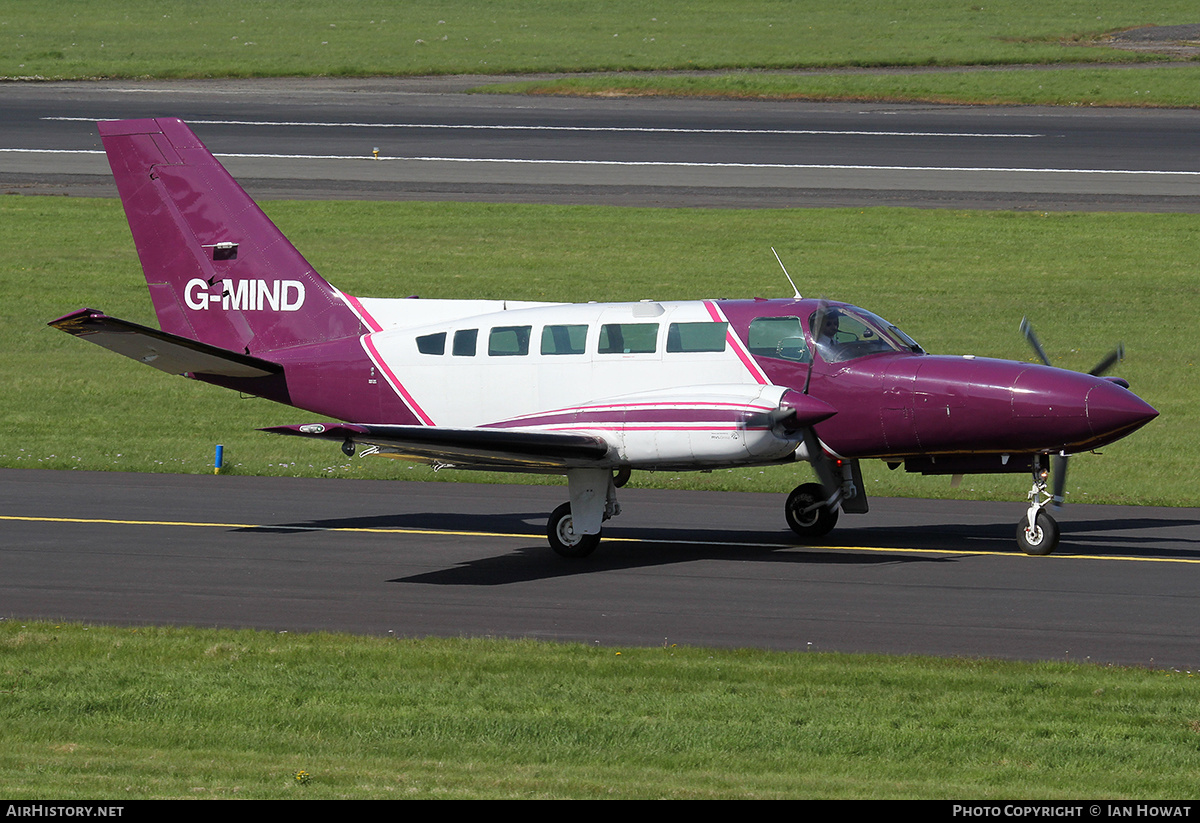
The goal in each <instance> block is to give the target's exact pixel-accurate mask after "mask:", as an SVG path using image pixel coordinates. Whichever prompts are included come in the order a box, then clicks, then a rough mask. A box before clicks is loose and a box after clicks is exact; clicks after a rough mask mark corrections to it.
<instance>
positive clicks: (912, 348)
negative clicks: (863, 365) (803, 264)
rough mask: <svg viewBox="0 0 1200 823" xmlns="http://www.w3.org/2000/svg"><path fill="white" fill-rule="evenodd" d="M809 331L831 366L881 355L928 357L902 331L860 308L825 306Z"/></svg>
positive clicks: (812, 317)
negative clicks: (920, 355) (869, 355)
mask: <svg viewBox="0 0 1200 823" xmlns="http://www.w3.org/2000/svg"><path fill="white" fill-rule="evenodd" d="M808 327H809V330H810V331H811V332H812V337H813V345H814V347H815V348H816V350H817V353H818V354H820V355H821V359H823V360H824V361H825V362H827V363H842V362H845V361H847V360H854V359H856V358H859V357H865V356H866V355H868V354H879V353H881V352H912V353H917V354H924V351H923V350H922V349H921V347H920V346H918V345H917V344H916V342H915V341H914V340H913V339H912V338H911V337H909V336H908V335H907V334H905V333H904V332H902V331H901V330H900V329H899V328H897V327H896V326H894V325H892V324H891V323H889V322H888V321H886V320H884V319H883V318H882V317H879V316H877V315H874V314H872V313H871V312H869V311H866V310H864V309H860V308H858V307H857V306H822V307H821V308H819V309H817V310H816V311H815V312H813V313H812V314H811V315H810V316H809V318H808Z"/></svg>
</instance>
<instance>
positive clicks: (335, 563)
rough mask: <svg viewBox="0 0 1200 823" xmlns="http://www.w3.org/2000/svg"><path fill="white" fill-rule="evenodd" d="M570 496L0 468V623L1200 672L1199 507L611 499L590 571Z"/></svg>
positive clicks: (659, 495)
mask: <svg viewBox="0 0 1200 823" xmlns="http://www.w3.org/2000/svg"><path fill="white" fill-rule="evenodd" d="M565 494H566V490H565V488H558V487H537V486H507V485H495V486H491V485H471V484H460V483H407V482H399V481H397V482H386V481H354V480H333V479H330V480H314V479H278V478H249V477H225V476H222V477H214V476H208V475H138V474H122V473H90V472H50V471H38V470H4V471H0V516H2V518H0V534H2V535H3V538H2V539H0V604H2V605H0V615H4V616H8V617H10V619H11V616H17V617H20V618H26V619H32V618H47V619H52V620H59V619H64V620H83V621H93V622H103V623H117V624H147V623H154V624H178V625H194V626H242V627H257V628H262V629H273V630H279V631H312V630H335V631H348V632H354V633H362V634H375V635H395V636H426V635H459V634H462V635H473V636H478V635H495V636H507V637H534V638H542V639H550V640H563V641H580V642H587V643H601V644H605V645H611V644H617V645H659V644H671V643H678V644H693V645H711V646H722V647H746V646H752V647H762V648H773V649H793V650H797V649H798V650H815V651H845V652H881V653H900V654H932V655H943V656H953V655H962V656H968V657H1001V658H1013V659H1054V660H1090V661H1092V662H1097V663H1119V664H1135V665H1146V666H1166V667H1177V668H1186V669H1194V668H1195V667H1196V666H1197V665H1200V639H1198V635H1200V608H1198V607H1200V603H1198V600H1200V586H1198V585H1197V584H1198V583H1200V510H1197V509H1155V508H1140V507H1139V508H1133V507H1116V506H1075V507H1068V508H1067V510H1066V511H1065V512H1064V514H1063V517H1062V519H1061V522H1062V525H1063V541H1062V544H1061V547H1060V550H1059V552H1060V553H1059V554H1056V555H1053V556H1050V557H1044V558H1034V557H1026V556H1024V555H1021V554H1019V553H1017V552H1016V549H1015V545H1014V541H1013V533H1014V531H1015V525H1014V524H1015V522H1016V520H1017V518H1018V517H1019V516H1020V514H1021V509H1022V506H1021V505H1019V504H1015V503H1003V504H998V503H964V502H953V501H928V500H899V499H877V500H874V501H872V511H871V512H870V513H869V514H867V515H862V516H857V517H849V516H847V517H844V518H843V521H842V524H841V525H839V528H838V529H837V530H836V531H835V532H834V534H833V535H831V537H830V541H829V543H828V544H827V545H822V546H813V545H802V544H799V543H798V542H797V541H796V539H795V538H794V536H793V535H792V534H791V532H789V531H787V529H786V527H785V526H784V523H783V516H782V505H783V500H784V495H782V494H779V495H764V494H730V493H711V492H674V491H657V490H635V489H625V490H623V491H622V494H621V501H622V505H623V507H624V512H623V513H622V514H621V515H620V516H619V517H618V518H616V519H615V520H613V521H611V522H610V523H609V524H608V525H607V527H606V530H605V540H604V541H603V542H602V543H601V545H600V548H599V549H598V550H597V552H596V554H595V555H593V556H592V557H591V558H589V559H588V560H585V561H566V560H563V559H561V558H559V557H558V556H557V555H554V554H553V553H552V552H551V551H550V549H549V548H548V546H547V545H546V542H545V538H544V537H543V529H544V524H545V518H546V513H547V512H548V511H550V509H552V508H553V507H554V506H556V505H558V503H560V502H562V500H564V499H565Z"/></svg>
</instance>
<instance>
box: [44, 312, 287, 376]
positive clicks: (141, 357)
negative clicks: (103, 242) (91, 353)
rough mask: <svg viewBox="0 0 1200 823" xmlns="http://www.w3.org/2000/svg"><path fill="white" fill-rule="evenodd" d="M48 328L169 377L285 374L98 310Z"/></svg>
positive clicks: (257, 361)
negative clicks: (127, 358)
mask: <svg viewBox="0 0 1200 823" xmlns="http://www.w3.org/2000/svg"><path fill="white" fill-rule="evenodd" d="M47 325H50V326H53V327H54V328H56V329H60V330H61V331H65V332H66V333H67V334H73V335H75V336H76V337H82V338H84V339H85V340H90V341H91V342H93V343H95V344H96V345H98V346H103V347H104V348H106V349H108V350H109V351H115V352H116V353H117V354H123V355H125V356H126V357H129V358H132V359H133V360H136V361H138V362H139V363H145V364H146V365H147V366H153V367H154V368H156V369H158V370H159V371H165V372H166V373H167V374H188V373H192V374H213V375H221V376H223V377H268V376H270V375H272V374H278V373H279V372H282V371H283V366H280V365H279V364H278V363H272V362H271V361H269V360H263V359H262V358H259V357H252V356H251V355H248V354H241V353H240V352H235V351H228V350H226V349H222V348H219V347H218V346H210V345H208V344H207V343H201V342H199V341H197V340H189V339H188V338H186V337H179V336H178V335H175V334H168V333H167V332H164V331H159V330H158V329H152V328H150V327H149V326H141V325H138V324H137V323H131V322H129V321H128V320H118V319H117V318H115V317H108V316H107V315H105V314H103V313H102V312H98V311H96V310H95V309H80V310H79V311H77V312H73V313H71V314H68V315H66V316H65V317H60V318H58V319H57V320H52V321H51V322H50V323H48V324H47Z"/></svg>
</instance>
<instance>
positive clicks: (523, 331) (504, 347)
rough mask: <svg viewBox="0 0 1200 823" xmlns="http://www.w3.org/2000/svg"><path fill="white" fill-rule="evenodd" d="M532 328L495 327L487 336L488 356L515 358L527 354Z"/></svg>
mask: <svg viewBox="0 0 1200 823" xmlns="http://www.w3.org/2000/svg"><path fill="white" fill-rule="evenodd" d="M532 328H533V327H532V326H497V327H496V328H494V329H492V333H491V334H489V335H488V354H489V355H491V356H492V357H517V356H521V355H526V354H529V334H530V331H531V330H532Z"/></svg>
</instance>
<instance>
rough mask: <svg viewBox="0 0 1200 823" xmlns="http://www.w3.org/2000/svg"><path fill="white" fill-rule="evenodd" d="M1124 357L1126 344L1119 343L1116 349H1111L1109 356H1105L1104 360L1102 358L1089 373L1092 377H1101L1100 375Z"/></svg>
mask: <svg viewBox="0 0 1200 823" xmlns="http://www.w3.org/2000/svg"><path fill="white" fill-rule="evenodd" d="M1124 359H1125V344H1124V343H1118V344H1117V347H1116V348H1115V349H1113V350H1112V351H1110V352H1109V353H1108V356H1107V357H1105V358H1104V359H1103V360H1101V361H1100V362H1099V363H1097V364H1096V367H1095V368H1093V369H1092V370H1091V371H1090V372H1088V374H1090V375H1091V376H1092V377H1099V376H1100V375H1102V374H1104V373H1105V372H1106V371H1108V370H1109V369H1111V368H1112V367H1113V366H1115V365H1116V364H1117V363H1120V362H1121V361H1122V360H1124Z"/></svg>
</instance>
